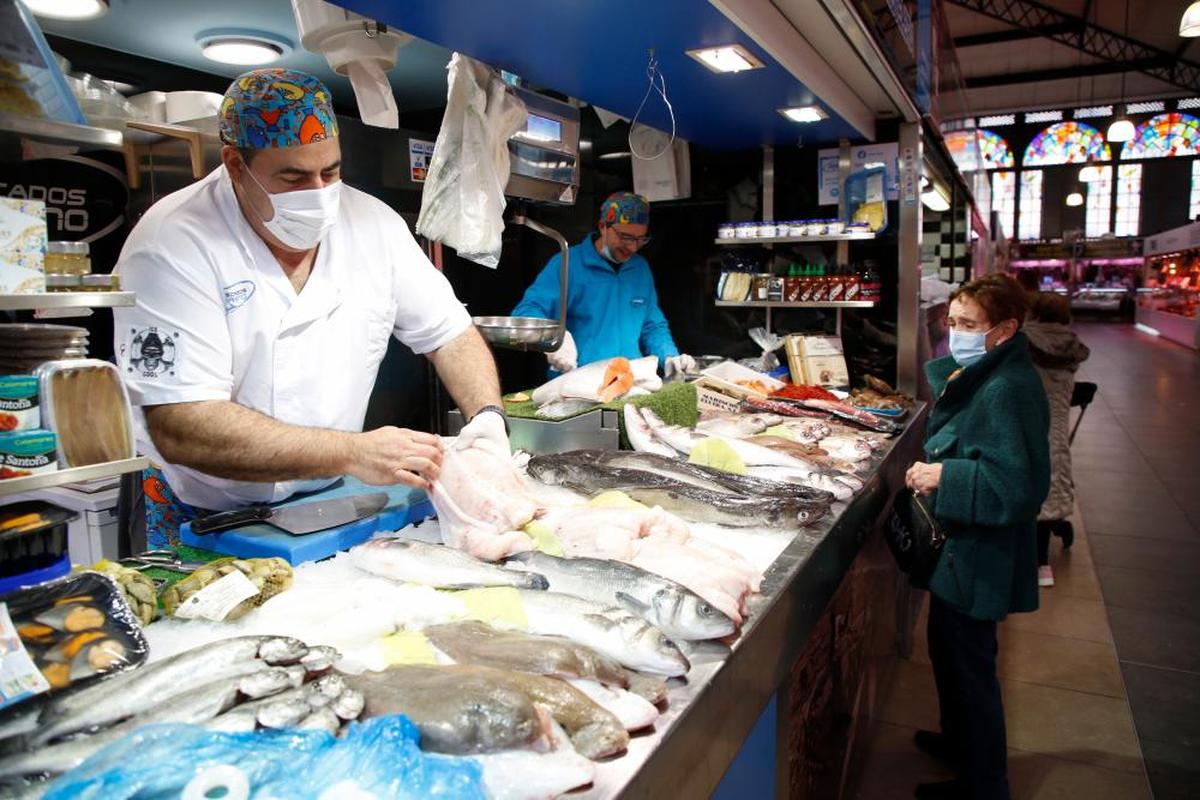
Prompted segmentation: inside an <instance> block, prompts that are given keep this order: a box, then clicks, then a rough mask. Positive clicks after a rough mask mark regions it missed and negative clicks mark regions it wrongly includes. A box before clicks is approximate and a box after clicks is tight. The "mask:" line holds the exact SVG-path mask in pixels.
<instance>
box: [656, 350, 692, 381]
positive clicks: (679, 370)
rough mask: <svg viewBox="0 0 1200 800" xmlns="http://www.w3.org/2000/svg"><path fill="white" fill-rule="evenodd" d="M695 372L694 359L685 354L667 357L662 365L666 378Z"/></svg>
mask: <svg viewBox="0 0 1200 800" xmlns="http://www.w3.org/2000/svg"><path fill="white" fill-rule="evenodd" d="M695 371H696V359H694V358H692V357H691V356H689V355H688V354H687V353H680V354H679V355H677V356H667V360H666V363H665V364H664V365H663V372H664V373H665V374H666V377H668V378H670V377H672V376H674V375H679V376H683V375H686V374H687V373H689V372H695Z"/></svg>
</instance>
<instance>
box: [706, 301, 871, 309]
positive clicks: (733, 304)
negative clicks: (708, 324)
mask: <svg viewBox="0 0 1200 800" xmlns="http://www.w3.org/2000/svg"><path fill="white" fill-rule="evenodd" d="M716 302H717V305H718V306H720V307H722V308H874V307H875V303H874V301H872V300H833V301H829V300H825V301H820V302H816V303H813V302H808V303H796V302H792V303H789V302H787V301H783V300H742V301H737V300H718V301H716Z"/></svg>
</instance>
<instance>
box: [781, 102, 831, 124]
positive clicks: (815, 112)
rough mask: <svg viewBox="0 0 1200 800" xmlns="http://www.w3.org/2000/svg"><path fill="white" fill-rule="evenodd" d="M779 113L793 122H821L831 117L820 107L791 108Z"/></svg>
mask: <svg viewBox="0 0 1200 800" xmlns="http://www.w3.org/2000/svg"><path fill="white" fill-rule="evenodd" d="M779 113H780V114H783V115H784V116H785V117H787V118H788V119H790V120H791V121H792V122H820V121H821V120H823V119H828V117H829V115H828V114H826V113H825V112H824V111H822V110H821V109H820V108H819V107H818V106H792V107H791V108H781V109H779Z"/></svg>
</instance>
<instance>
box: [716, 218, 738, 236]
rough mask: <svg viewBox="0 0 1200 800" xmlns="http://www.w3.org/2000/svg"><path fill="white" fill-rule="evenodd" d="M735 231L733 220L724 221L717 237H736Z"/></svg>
mask: <svg viewBox="0 0 1200 800" xmlns="http://www.w3.org/2000/svg"><path fill="white" fill-rule="evenodd" d="M735 232H736V231H735V229H734V227H733V223H732V222H723V223H721V225H720V226H719V227H718V228H717V238H718V239H732V238H734V234H735Z"/></svg>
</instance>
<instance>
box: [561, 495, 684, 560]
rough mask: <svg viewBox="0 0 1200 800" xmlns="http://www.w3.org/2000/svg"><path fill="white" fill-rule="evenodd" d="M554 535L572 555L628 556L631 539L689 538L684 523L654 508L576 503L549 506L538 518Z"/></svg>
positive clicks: (616, 557) (564, 551)
mask: <svg viewBox="0 0 1200 800" xmlns="http://www.w3.org/2000/svg"><path fill="white" fill-rule="evenodd" d="M539 523H540V524H542V525H547V526H549V527H550V529H551V530H552V531H553V532H554V535H555V536H557V537H558V539H559V541H560V542H561V543H562V546H563V553H564V555H566V556H568V557H570V558H574V557H579V556H589V557H593V558H615V559H617V560H620V561H625V560H628V559H629V558H631V557H632V555H633V549H632V543H633V542H634V541H636V540H638V539H643V538H645V537H647V536H655V537H657V538H660V539H663V540H665V541H673V542H686V541H687V540H688V539H689V538H691V531H690V530H689V529H688V526H687V523H685V522H684V521H683V520H681V519H680V518H679V517H677V516H675V515H674V514H671V513H669V512H667V511H664V510H663V509H661V508H659V507H657V506H655V507H654V508H646V509H643V508H592V507H590V506H577V507H574V508H557V509H552V510H549V511H547V512H546V513H545V515H544V516H542V517H541V518H540V519H539Z"/></svg>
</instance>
